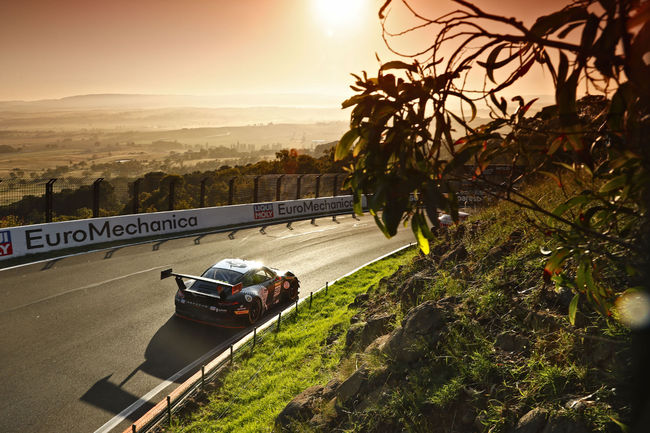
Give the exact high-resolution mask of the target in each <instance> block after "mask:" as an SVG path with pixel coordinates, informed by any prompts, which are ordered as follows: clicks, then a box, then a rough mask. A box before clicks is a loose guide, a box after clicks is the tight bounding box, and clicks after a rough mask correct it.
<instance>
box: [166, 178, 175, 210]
mask: <svg viewBox="0 0 650 433" xmlns="http://www.w3.org/2000/svg"><path fill="white" fill-rule="evenodd" d="M175 192H176V179H170V180H169V209H168V210H174V193H175Z"/></svg>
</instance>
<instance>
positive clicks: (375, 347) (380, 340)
mask: <svg viewBox="0 0 650 433" xmlns="http://www.w3.org/2000/svg"><path fill="white" fill-rule="evenodd" d="M389 338H390V334H386V335H382V336H380V337H377V338H375V341H373V342H372V343H370V344H369V345H368V347H366V349H365V350H364V352H365V353H371V352H374V351H378V352H382V351H383V350H384V346H386V342H387V341H388V339H389Z"/></svg>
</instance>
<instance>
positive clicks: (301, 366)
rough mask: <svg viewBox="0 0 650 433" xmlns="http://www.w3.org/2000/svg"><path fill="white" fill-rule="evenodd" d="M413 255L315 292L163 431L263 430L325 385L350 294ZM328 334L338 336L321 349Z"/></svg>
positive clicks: (346, 321)
mask: <svg viewBox="0 0 650 433" xmlns="http://www.w3.org/2000/svg"><path fill="white" fill-rule="evenodd" d="M414 255H415V252H414V251H413V250H407V251H406V252H402V253H398V254H396V255H394V256H391V257H389V258H386V259H384V260H381V261H379V262H376V263H374V264H372V265H370V266H368V267H366V268H364V269H362V270H360V271H358V272H356V273H354V274H353V275H351V276H349V277H346V278H344V279H342V280H341V281H339V282H337V283H336V284H334V285H332V286H330V288H329V291H328V295H325V294H324V293H323V292H321V293H320V295H319V296H316V297H315V298H314V303H313V307H312V309H311V311H308V310H307V305H308V304H307V303H305V304H302V306H301V307H302V308H301V309H300V313H299V315H298V316H297V317H296V316H293V317H291V318H290V319H287V320H286V321H283V322H282V327H281V331H280V332H278V333H272V334H267V335H266V336H265V337H264V340H263V341H262V343H261V344H258V345H257V346H256V347H255V350H254V351H253V352H252V354H249V355H248V356H244V357H242V358H241V359H240V360H239V361H238V362H237V363H236V365H235V366H234V367H233V368H231V369H229V370H228V371H227V372H225V374H222V375H220V377H219V384H218V386H216V389H215V390H214V391H213V392H212V393H210V395H208V396H207V397H206V398H205V400H206V403H205V404H204V405H202V406H201V407H199V408H198V409H197V410H195V411H194V412H192V413H191V414H190V415H189V416H188V417H186V418H181V419H179V418H178V417H176V418H175V419H174V420H173V422H172V425H171V426H170V427H169V428H168V429H167V431H169V432H179V433H180V432H188V433H189V432H233V431H236V432H261V431H266V432H268V431H269V430H270V429H271V428H272V426H273V423H274V420H275V417H276V416H277V415H278V414H279V413H280V411H281V410H282V409H283V408H284V407H285V405H286V404H287V403H289V402H290V401H291V400H292V399H293V398H294V397H295V396H296V395H297V394H299V393H300V392H302V391H303V390H304V389H306V388H308V387H309V386H312V385H316V384H324V383H326V382H328V381H329V379H330V377H331V376H332V374H333V371H334V370H335V369H336V367H337V366H338V365H339V363H340V362H341V357H342V353H343V344H344V340H345V332H346V330H347V328H348V327H349V325H350V317H351V316H352V315H354V314H355V313H356V309H354V308H350V309H348V308H347V306H348V305H349V304H350V303H351V302H352V301H353V300H354V298H355V296H356V295H358V294H360V293H363V292H365V291H366V290H367V289H368V288H370V287H372V286H374V285H376V284H377V282H378V281H379V280H380V279H381V278H382V277H385V276H388V275H390V274H392V273H393V272H394V271H395V270H396V269H397V267H398V265H399V264H401V263H403V262H404V261H408V260H410V258H411V257H413V256H414ZM332 335H334V336H337V335H338V336H340V337H343V338H338V339H336V340H335V341H334V342H333V343H331V344H329V345H327V344H326V342H327V340H328V339H329V340H330V341H331V340H332ZM352 369H354V367H353V366H352Z"/></svg>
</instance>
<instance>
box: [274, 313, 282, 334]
mask: <svg viewBox="0 0 650 433" xmlns="http://www.w3.org/2000/svg"><path fill="white" fill-rule="evenodd" d="M281 324H282V312H280V313H278V325H277V326H276V327H275V332H280V325H281Z"/></svg>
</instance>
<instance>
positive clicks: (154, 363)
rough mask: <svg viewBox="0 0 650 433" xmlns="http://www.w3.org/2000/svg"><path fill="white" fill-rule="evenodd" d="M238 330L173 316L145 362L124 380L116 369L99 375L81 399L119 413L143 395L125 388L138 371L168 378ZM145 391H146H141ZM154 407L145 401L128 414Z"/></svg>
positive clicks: (147, 351) (151, 345)
mask: <svg viewBox="0 0 650 433" xmlns="http://www.w3.org/2000/svg"><path fill="white" fill-rule="evenodd" d="M238 332H241V329H223V328H215V327H211V326H206V325H202V324H199V323H194V322H190V321H187V320H182V319H179V318H177V317H174V316H172V317H170V318H169V319H168V320H167V322H166V323H165V324H164V325H163V326H162V327H161V328H160V329H159V330H158V331H157V332H156V333H155V335H154V336H153V337H152V338H151V340H150V341H149V344H148V345H147V348H146V349H145V352H144V357H145V361H144V362H143V363H142V364H140V365H139V366H137V367H136V368H135V369H134V370H133V371H132V372H131V373H129V374H128V375H127V376H126V377H124V378H123V379H122V380H121V381H118V380H117V378H116V377H113V376H114V374H113V373H111V374H109V375H107V376H105V377H103V378H101V379H99V380H98V381H97V382H95V383H94V384H93V386H91V387H90V389H88V391H86V392H85V393H84V394H83V395H82V396H81V397H80V400H81V401H84V402H86V403H89V404H91V405H93V406H96V407H99V408H102V409H104V410H106V411H109V412H111V413H113V414H117V413H120V412H121V411H122V410H124V409H125V408H127V407H128V406H129V405H131V404H132V403H134V402H136V401H137V400H138V399H139V398H140V397H139V396H136V395H134V394H133V393H132V392H129V391H127V390H126V389H125V385H126V384H127V383H128V382H129V381H130V380H131V379H132V378H133V377H134V376H135V375H136V374H138V372H142V373H146V374H147V375H150V376H155V377H158V378H160V379H161V380H166V379H169V378H170V377H172V376H174V375H175V374H176V373H177V372H179V371H181V370H182V369H183V368H185V367H186V366H187V365H189V364H192V363H193V362H194V361H196V360H197V359H199V358H200V357H201V356H203V355H204V354H206V353H207V352H209V351H211V350H212V349H214V348H215V347H217V346H219V345H220V344H223V343H224V342H227V341H228V340H230V339H231V338H232V337H233V336H234V335H236V334H237V333H238ZM206 362H207V361H206ZM192 373H193V371H192V372H188V373H187V374H186V375H184V376H181V377H178V378H177V379H176V380H175V381H176V382H177V383H180V382H182V381H183V380H185V379H186V378H187V376H189V375H190V374H192ZM145 393H146V391H145V392H142V394H145ZM151 407H153V404H152V403H149V402H147V403H144V405H143V407H142V408H141V409H140V410H138V411H136V412H135V413H133V414H132V415H131V416H129V417H128V418H129V419H131V420H134V419H137V418H138V417H139V416H140V415H142V413H144V412H146V410H148V409H149V408H151ZM132 417H133V418H132Z"/></svg>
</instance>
